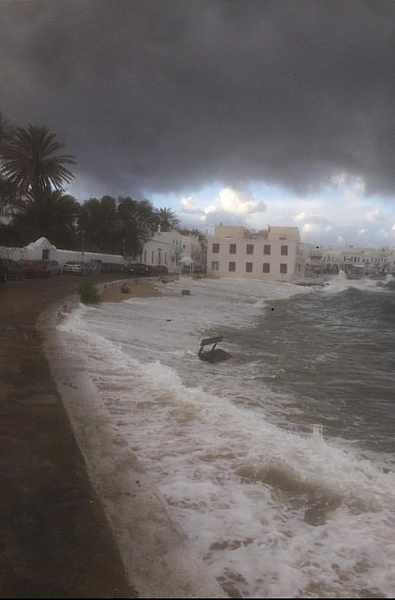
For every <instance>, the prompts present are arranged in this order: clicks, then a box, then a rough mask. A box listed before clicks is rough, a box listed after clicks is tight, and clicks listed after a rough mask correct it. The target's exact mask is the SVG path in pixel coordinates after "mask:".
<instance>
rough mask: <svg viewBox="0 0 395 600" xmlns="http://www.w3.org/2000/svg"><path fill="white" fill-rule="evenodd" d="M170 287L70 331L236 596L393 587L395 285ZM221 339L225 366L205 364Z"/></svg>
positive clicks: (119, 423) (114, 417) (93, 311)
mask: <svg viewBox="0 0 395 600" xmlns="http://www.w3.org/2000/svg"><path fill="white" fill-rule="evenodd" d="M350 284H351V285H350ZM184 287H189V288H190V289H191V295H190V296H181V289H182V288H184ZM162 294H163V295H162V296H161V297H155V298H136V299H132V300H129V301H127V302H124V303H121V304H106V305H102V306H100V307H98V308H86V307H85V308H82V307H81V308H80V309H78V310H77V311H75V312H74V313H73V314H72V315H71V316H70V317H69V318H68V319H67V321H66V322H64V323H63V324H62V325H61V326H60V328H61V329H63V330H65V331H67V332H68V335H70V334H72V335H73V336H75V338H76V340H78V344H79V349H78V352H79V353H80V356H81V361H82V364H83V365H84V369H85V370H86V372H87V374H88V376H89V377H90V379H91V381H92V382H93V383H94V384H95V386H96V388H97V390H98V397H99V398H100V401H101V402H104V406H105V407H106V411H107V417H108V420H109V422H111V425H112V427H113V429H114V431H116V432H117V435H119V437H120V438H121V439H122V442H123V444H127V445H128V446H129V447H130V449H131V450H133V451H134V452H135V453H136V454H137V456H138V458H139V460H140V461H141V463H142V464H143V465H144V466H145V468H146V471H147V473H148V474H149V476H150V477H151V478H152V481H153V482H154V484H155V485H156V486H157V487H158V489H159V490H160V493H161V495H162V497H163V499H164V500H165V502H166V504H167V506H168V510H169V512H170V515H171V517H172V518H173V519H174V521H175V522H177V524H178V525H179V526H180V527H182V529H183V531H184V532H185V534H186V535H187V536H188V538H189V540H190V541H191V542H192V543H193V545H194V547H195V548H196V551H197V552H198V554H199V555H200V557H201V558H202V560H203V561H204V564H205V565H206V567H207V574H208V577H214V578H216V580H217V581H218V582H219V584H220V585H221V586H222V588H223V590H224V592H225V593H227V594H230V595H231V596H243V597H260V596H263V597H269V596H270V597H284V596H290V597H297V596H307V597H325V596H326V597H333V596H338V597H340V596H348V597H368V596H377V595H379V596H385V595H387V596H391V595H393V594H394V592H395V567H394V565H395V536H394V527H395V442H394V435H393V434H394V426H395V406H394V402H395V394H394V388H395V376H394V373H395V370H394V366H395V292H394V291H393V290H392V289H391V287H380V288H379V287H377V286H376V284H375V282H359V281H358V282H347V281H345V280H343V279H342V278H341V277H339V278H337V280H335V281H334V282H333V283H332V284H331V285H329V286H328V287H326V288H323V289H319V290H317V289H314V290H311V289H303V288H300V287H297V286H293V285H290V284H276V283H264V282H259V281H248V282H247V281H242V280H218V281H213V280H199V281H191V280H187V281H181V282H179V283H171V284H166V285H163V286H162ZM209 335H223V336H224V343H223V344H222V347H223V348H224V349H226V350H228V351H229V352H230V353H231V354H232V358H231V359H230V360H229V361H227V362H225V363H221V364H214V365H212V364H208V363H205V362H202V361H200V360H199V359H198V358H197V351H198V347H199V341H200V339H201V338H202V337H207V336H209Z"/></svg>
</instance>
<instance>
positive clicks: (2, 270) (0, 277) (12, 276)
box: [0, 258, 23, 281]
mask: <svg viewBox="0 0 395 600" xmlns="http://www.w3.org/2000/svg"><path fill="white" fill-rule="evenodd" d="M0 263H1V267H0V281H7V280H8V281H10V280H14V281H17V280H18V279H23V265H22V263H20V262H17V261H16V260H11V259H10V258H2V259H0Z"/></svg>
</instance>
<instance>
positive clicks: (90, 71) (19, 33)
mask: <svg viewBox="0 0 395 600" xmlns="http://www.w3.org/2000/svg"><path fill="white" fill-rule="evenodd" d="M394 67H395V2H392V0H373V1H358V0H347V1H344V0H341V1H337V0H326V1H320V0H312V1H310V0H306V1H305V0H293V1H292V2H288V1H287V0H281V1H278V0H275V1H270V0H269V1H268V0H240V1H239V0H196V1H195V0H160V1H158V0H153V1H151V0H139V1H135V0H114V1H111V2H110V1H102V0H93V1H92V0H67V1H65V0H62V1H58V0H50V1H42V0H34V2H27V1H22V0H14V1H12V2H9V1H8V0H2V1H1V2H0V72H1V78H0V110H2V111H3V112H4V113H5V114H6V116H8V117H9V118H11V119H13V120H15V121H17V122H18V123H21V124H25V123H27V122H33V123H35V124H40V123H43V124H46V125H48V126H50V127H51V128H53V129H55V130H56V131H57V132H58V133H59V136H60V137H61V138H62V139H63V140H64V141H65V142H66V143H67V149H68V150H69V151H70V152H72V153H73V154H75V155H76V157H77V159H78V163H79V180H78V185H79V186H80V187H79V189H81V190H84V191H86V192H87V193H89V192H94V191H96V190H100V191H101V192H110V193H113V194H117V193H126V192H140V193H146V194H154V193H162V194H163V193H166V192H173V193H177V192H179V193H182V192H183V190H191V189H192V188H196V189H198V188H199V187H200V186H206V185H209V184H214V183H216V182H222V183H223V184H224V185H226V186H233V187H239V186H245V185H248V183H249V182H251V181H264V182H265V183H269V184H275V185H281V186H284V187H285V188H286V189H289V190H290V191H292V192H293V193H295V194H299V195H300V194H307V193H315V192H316V191H317V190H319V189H320V188H321V187H322V186H323V185H326V184H327V183H328V182H330V181H331V180H332V178H333V177H335V176H336V175H337V174H338V173H347V174H348V175H349V176H353V177H361V178H363V181H364V185H365V192H366V194H380V195H381V196H382V197H383V198H384V200H385V198H386V197H388V202H391V201H392V199H393V195H394V191H395V168H394V157H395V93H394V92H395V76H394V72H395V69H394Z"/></svg>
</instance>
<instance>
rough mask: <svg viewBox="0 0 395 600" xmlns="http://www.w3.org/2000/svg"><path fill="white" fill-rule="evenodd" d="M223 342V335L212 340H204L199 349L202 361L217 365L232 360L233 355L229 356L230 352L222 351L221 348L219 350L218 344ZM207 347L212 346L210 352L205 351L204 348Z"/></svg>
mask: <svg viewBox="0 0 395 600" xmlns="http://www.w3.org/2000/svg"><path fill="white" fill-rule="evenodd" d="M222 340H223V337H222V335H218V336H216V337H211V338H204V339H203V340H202V341H201V342H200V348H199V354H198V356H199V358H200V360H205V361H206V362H211V363H216V362H222V361H224V360H227V359H228V358H230V357H231V354H229V352H225V350H221V349H220V348H217V344H218V343H219V342H222ZM206 346H211V348H210V350H205V349H204V348H205V347H206Z"/></svg>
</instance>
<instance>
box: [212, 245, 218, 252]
mask: <svg viewBox="0 0 395 600" xmlns="http://www.w3.org/2000/svg"><path fill="white" fill-rule="evenodd" d="M218 253H219V244H213V254H218Z"/></svg>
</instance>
